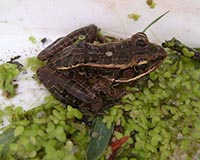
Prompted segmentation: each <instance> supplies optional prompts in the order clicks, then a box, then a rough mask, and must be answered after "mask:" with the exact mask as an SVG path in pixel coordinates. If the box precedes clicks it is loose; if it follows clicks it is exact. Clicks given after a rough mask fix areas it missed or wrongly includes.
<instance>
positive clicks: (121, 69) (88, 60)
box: [37, 25, 166, 113]
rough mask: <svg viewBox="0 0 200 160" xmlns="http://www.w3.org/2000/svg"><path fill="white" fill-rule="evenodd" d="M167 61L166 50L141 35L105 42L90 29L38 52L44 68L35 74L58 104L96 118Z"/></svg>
mask: <svg viewBox="0 0 200 160" xmlns="http://www.w3.org/2000/svg"><path fill="white" fill-rule="evenodd" d="M165 57H166V52H165V50H164V49H163V48H162V47H161V46H159V45H157V44H154V43H150V42H149V40H148V38H147V36H146V35H145V34H144V33H143V32H139V33H136V34H134V35H133V36H132V37H131V38H128V39H125V40H118V39H115V38H113V39H112V41H111V42H108V38H107V37H104V36H102V35H101V34H99V29H98V28H97V27H96V26H95V25H89V26H86V27H83V28H81V29H78V30H76V31H74V32H72V33H70V34H69V35H67V36H66V37H62V38H59V39H58V40H56V41H55V42H54V43H53V44H51V45H50V46H48V47H47V48H46V49H44V50H43V51H41V52H40V53H39V55H38V58H39V59H41V60H43V61H47V63H46V66H44V67H41V68H39V69H38V70H37V75H38V77H39V79H40V81H41V82H42V83H43V84H44V86H45V87H46V88H47V89H48V90H49V91H50V92H51V93H52V94H53V95H54V96H55V97H56V98H57V99H58V100H60V101H62V102H63V103H66V104H71V105H72V106H75V107H78V108H80V109H86V110H89V111H91V112H95V113H98V112H99V111H101V110H102V109H104V107H106V106H108V105H109V103H110V102H114V101H116V100H119V99H120V98H121V97H122V96H123V95H124V93H126V90H125V89H124V86H127V85H129V83H132V82H133V81H135V80H136V79H138V78H140V77H143V76H144V75H146V74H148V73H150V72H152V71H153V70H155V69H156V68H158V67H159V65H160V64H161V63H162V61H163V60H164V59H165ZM122 84H123V85H122Z"/></svg>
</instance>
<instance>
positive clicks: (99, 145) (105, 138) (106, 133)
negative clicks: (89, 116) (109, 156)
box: [86, 116, 114, 160]
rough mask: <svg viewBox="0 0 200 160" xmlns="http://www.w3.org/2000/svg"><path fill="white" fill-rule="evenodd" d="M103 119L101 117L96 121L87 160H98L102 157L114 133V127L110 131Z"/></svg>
mask: <svg viewBox="0 0 200 160" xmlns="http://www.w3.org/2000/svg"><path fill="white" fill-rule="evenodd" d="M102 119H103V118H102V117H101V116H99V117H97V119H96V123H95V126H94V130H93V133H92V137H91V139H90V142H89V144H88V148H87V154H86V155H87V160H96V159H98V158H99V157H101V155H102V154H103V153H104V151H105V149H106V147H107V146H108V143H109V141H110V138H111V135H112V133H113V128H114V125H112V126H111V128H109V129H108V128H107V127H106V125H105V124H104V123H103V122H102Z"/></svg>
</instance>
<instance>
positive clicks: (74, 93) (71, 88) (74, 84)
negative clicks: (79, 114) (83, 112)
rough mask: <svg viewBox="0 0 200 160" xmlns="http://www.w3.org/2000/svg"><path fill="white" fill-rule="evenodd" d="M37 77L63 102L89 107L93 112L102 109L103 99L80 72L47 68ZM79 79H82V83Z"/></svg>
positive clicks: (39, 71) (39, 70)
mask: <svg viewBox="0 0 200 160" xmlns="http://www.w3.org/2000/svg"><path fill="white" fill-rule="evenodd" d="M37 75H38V78H39V79H40V81H41V82H42V83H43V84H44V86H45V87H46V88H47V89H48V90H49V91H50V92H51V93H52V94H53V95H54V96H55V97H56V98H57V99H58V100H60V101H61V102H63V103H66V104H70V105H72V106H74V105H79V106H82V107H88V108H86V109H87V110H90V111H92V112H98V111H100V110H101V109H102V107H103V102H102V98H101V97H100V95H98V94H97V93H96V92H95V91H93V90H92V88H91V87H90V86H89V85H88V84H87V80H85V79H84V77H81V75H80V74H79V73H78V72H76V71H74V70H66V71H58V70H54V69H52V68H50V67H48V66H45V67H42V68H39V69H38V70H37ZM77 76H78V77H77ZM80 77H81V78H80ZM77 78H78V79H81V82H80V81H79V80H77ZM76 107H77V106H76Z"/></svg>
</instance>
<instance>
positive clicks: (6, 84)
mask: <svg viewBox="0 0 200 160" xmlns="http://www.w3.org/2000/svg"><path fill="white" fill-rule="evenodd" d="M19 73H20V72H19V70H18V69H17V66H16V65H15V64H11V63H4V64H1V65H0V89H2V90H3V95H4V96H6V97H8V98H11V97H13V96H15V95H16V91H15V89H16V87H17V85H16V84H13V80H14V79H15V78H16V76H17V75H18V74H19Z"/></svg>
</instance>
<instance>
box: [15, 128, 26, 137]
mask: <svg viewBox="0 0 200 160" xmlns="http://www.w3.org/2000/svg"><path fill="white" fill-rule="evenodd" d="M23 132H24V126H18V127H17V128H16V129H15V131H14V136H15V137H17V136H19V135H20V134H22V133H23Z"/></svg>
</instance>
